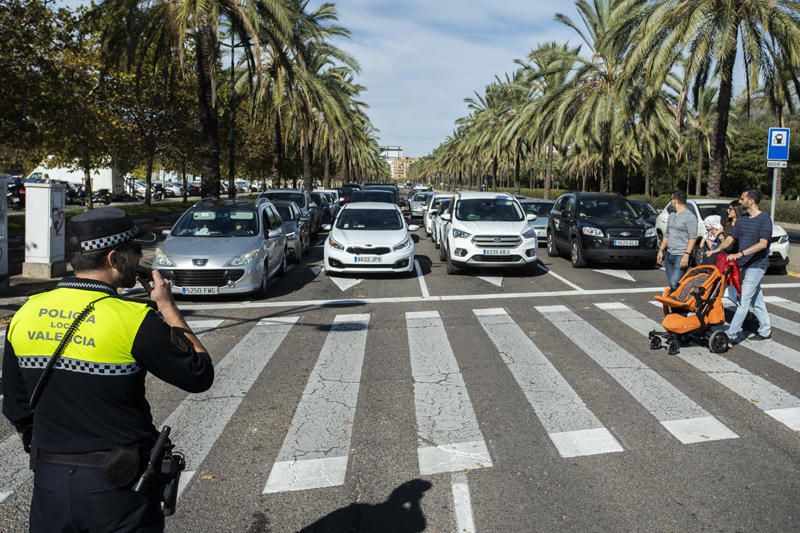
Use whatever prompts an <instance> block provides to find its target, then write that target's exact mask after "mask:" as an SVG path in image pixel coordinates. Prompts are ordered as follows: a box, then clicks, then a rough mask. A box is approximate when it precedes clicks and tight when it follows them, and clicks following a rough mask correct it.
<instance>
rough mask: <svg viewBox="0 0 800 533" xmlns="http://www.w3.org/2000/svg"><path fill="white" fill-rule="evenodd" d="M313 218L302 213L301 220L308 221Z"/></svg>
mask: <svg viewBox="0 0 800 533" xmlns="http://www.w3.org/2000/svg"><path fill="white" fill-rule="evenodd" d="M309 220H311V218H309V217H307V216H306V215H302V216H301V217H300V222H308V221H309Z"/></svg>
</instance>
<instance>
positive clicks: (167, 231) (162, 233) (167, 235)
mask: <svg viewBox="0 0 800 533" xmlns="http://www.w3.org/2000/svg"><path fill="white" fill-rule="evenodd" d="M169 233H170V230H168V229H165V230H161V236H162V237H164V238H165V239H166V238H167V237H169Z"/></svg>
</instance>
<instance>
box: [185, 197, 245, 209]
mask: <svg viewBox="0 0 800 533" xmlns="http://www.w3.org/2000/svg"><path fill="white" fill-rule="evenodd" d="M255 206H256V205H255V203H253V202H252V201H247V200H231V199H230V198H203V199H202V200H198V201H197V202H195V204H194V205H193V206H192V207H190V209H213V208H217V209H219V208H240V209H241V208H245V207H246V208H250V209H252V208H255Z"/></svg>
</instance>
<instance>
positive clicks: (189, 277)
mask: <svg viewBox="0 0 800 533" xmlns="http://www.w3.org/2000/svg"><path fill="white" fill-rule="evenodd" d="M161 272H162V273H164V274H166V276H167V277H168V278H169V279H171V280H172V283H174V284H175V285H177V286H178V287H223V286H225V285H227V284H228V281H237V280H239V279H240V278H241V277H242V276H244V269H241V268H228V269H200V268H198V269H195V270H162V271H161Z"/></svg>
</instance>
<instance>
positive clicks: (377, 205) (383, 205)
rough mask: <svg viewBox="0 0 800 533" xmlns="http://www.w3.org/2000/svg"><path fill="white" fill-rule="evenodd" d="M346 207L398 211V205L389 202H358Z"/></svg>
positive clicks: (345, 207)
mask: <svg viewBox="0 0 800 533" xmlns="http://www.w3.org/2000/svg"><path fill="white" fill-rule="evenodd" d="M344 209H386V210H392V211H397V206H396V205H394V204H390V203H389V202H356V203H350V204H346V205H345V206H344Z"/></svg>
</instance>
